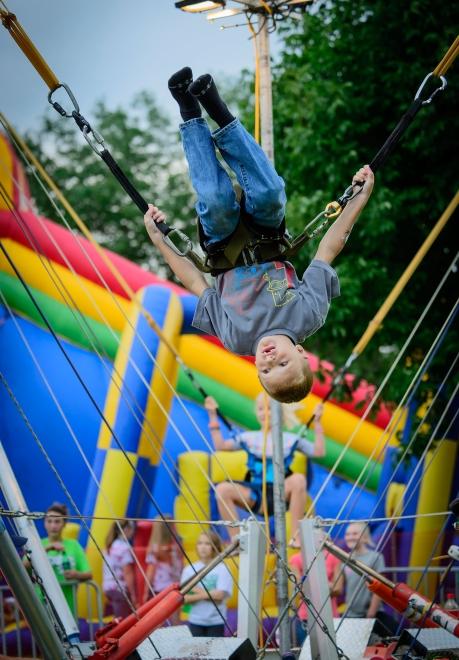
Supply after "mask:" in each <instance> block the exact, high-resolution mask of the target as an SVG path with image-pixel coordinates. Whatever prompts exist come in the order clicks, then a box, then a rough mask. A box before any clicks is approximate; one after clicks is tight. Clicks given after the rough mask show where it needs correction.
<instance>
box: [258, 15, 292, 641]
mask: <svg viewBox="0 0 459 660" xmlns="http://www.w3.org/2000/svg"><path fill="white" fill-rule="evenodd" d="M257 39H258V53H259V58H260V61H259V67H260V119H261V146H262V148H263V150H264V151H265V153H266V155H267V156H268V158H269V159H270V161H271V162H272V163H274V139H273V103H272V85H271V62H270V58H269V32H268V17H267V16H266V15H261V16H260V21H259V31H258V35H257ZM271 438H272V445H273V468H274V484H273V499H274V526H275V533H276V542H277V550H278V553H279V559H278V562H277V606H278V608H279V611H280V612H281V611H283V609H284V608H285V607H286V606H287V603H288V579H287V574H286V572H285V565H286V563H287V535H286V529H285V485H284V481H285V474H284V451H283V441H282V406H281V404H280V403H279V402H277V401H273V400H272V401H271ZM279 634H280V652H281V654H283V653H286V652H287V651H289V650H290V648H291V641H290V625H289V621H288V618H287V617H284V619H283V620H282V621H281V624H280V626H279Z"/></svg>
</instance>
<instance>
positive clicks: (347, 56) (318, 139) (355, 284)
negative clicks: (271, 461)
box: [273, 0, 459, 399]
mask: <svg viewBox="0 0 459 660" xmlns="http://www.w3.org/2000/svg"><path fill="white" fill-rule="evenodd" d="M458 13H459V12H458V10H457V7H456V6H455V5H454V3H440V4H438V5H436V7H435V11H432V6H431V4H430V3H428V2H427V1H426V0H415V1H414V2H409V3H402V4H400V3H391V2H386V1H385V0H373V1H372V2H369V1H368V0H339V1H333V2H330V1H328V0H319V2H318V3H316V4H315V5H314V9H313V11H312V12H311V13H308V14H306V15H305V16H304V20H303V23H302V24H301V25H299V26H297V25H296V24H294V23H293V22H291V23H289V24H288V26H286V27H282V34H283V44H284V45H283V49H282V53H281V57H280V60H279V62H278V63H277V65H276V67H275V69H274V86H273V93H274V118H275V121H274V124H275V138H276V145H275V148H276V167H277V169H278V171H279V172H280V174H281V175H282V176H283V177H284V179H285V180H286V184H287V191H288V197H289V204H288V214H287V222H288V226H289V228H290V229H291V230H292V231H293V232H294V233H297V232H299V231H301V229H302V228H303V227H304V225H305V223H306V222H307V221H308V220H309V219H311V218H313V217H314V216H315V215H316V213H317V212H318V211H320V210H321V209H322V208H324V203H326V202H328V201H331V200H334V199H336V198H337V196H339V195H340V194H341V193H342V192H343V190H344V188H345V187H346V186H347V185H348V184H349V183H350V180H351V177H352V174H353V173H354V171H355V170H356V169H358V167H360V166H361V165H362V164H364V163H366V162H370V160H371V159H372V157H373V156H374V155H375V154H376V152H377V151H378V149H379V147H380V146H381V145H382V144H383V142H384V140H385V139H386V137H387V136H388V135H389V133H390V131H391V130H392V128H393V127H394V126H395V124H396V123H397V121H398V120H399V118H400V117H401V116H402V114H403V113H404V112H405V111H406V109H407V108H408V107H409V105H410V103H411V102H412V99H413V97H414V94H415V92H416V90H417V88H418V87H419V85H420V83H421V82H422V80H423V79H424V77H425V76H426V74H427V73H429V72H430V71H432V70H433V68H434V67H435V66H436V64H437V63H438V62H439V61H440V59H441V57H442V56H443V54H444V53H445V52H446V50H447V48H448V47H449V45H450V44H451V43H452V41H453V40H454V37H455V28H456V26H457V18H458ZM447 77H448V80H449V83H450V84H449V86H448V88H447V90H446V91H445V92H444V93H443V94H439V95H437V97H436V98H435V101H434V102H433V103H432V104H430V105H428V106H425V107H424V108H423V109H422V110H421V111H420V113H419V114H418V116H417V118H416V119H415V121H414V123H413V124H412V125H411V127H410V128H409V129H408V131H407V132H406V134H405V136H404V137H403V139H402V141H401V143H400V144H399V146H398V147H397V150H396V151H395V152H394V153H393V155H392V156H391V157H390V159H389V160H388V162H387V163H386V165H385V166H384V167H383V168H382V169H381V171H380V172H378V173H377V176H376V186H375V192H374V194H373V196H372V198H371V199H370V202H369V204H368V206H367V207H366V209H365V210H364V212H363V214H362V217H361V219H360V220H359V221H358V223H357V225H356V227H355V228H354V231H353V233H352V235H351V237H350V240H349V242H348V243H347V245H346V248H345V250H344V251H343V253H342V254H341V255H340V256H339V258H338V259H337V262H336V268H337V271H338V273H339V276H340V281H341V289H342V297H341V299H338V300H337V301H336V302H335V303H334V304H333V305H332V307H331V310H330V313H329V316H328V319H327V323H326V325H325V327H324V328H323V329H322V330H321V332H320V333H318V334H317V335H315V336H314V337H312V338H311V339H310V340H308V347H309V348H310V349H311V350H314V351H316V352H317V353H318V354H319V355H321V356H322V357H323V358H329V359H331V360H333V361H334V362H335V363H338V364H342V363H343V362H344V361H345V359H346V358H347V356H348V355H349V354H350V352H351V350H352V348H353V346H354V345H355V343H356V341H357V340H358V339H359V338H360V336H361V335H362V333H363V331H364V330H365V328H366V326H367V324H368V323H369V321H370V319H372V317H373V316H374V314H375V313H376V312H377V310H378V309H379V307H380V305H381V304H382V303H383V301H384V300H385V298H386V296H387V295H388V294H389V292H390V291H391V289H392V287H393V286H394V285H395V283H396V281H397V280H398V278H399V277H400V275H401V274H402V273H403V271H404V269H405V268H406V267H407V265H408V263H409V261H410V260H411V258H412V257H413V256H414V255H415V253H416V251H417V250H418V248H419V247H420V245H421V243H422V242H423V240H424V239H425V238H426V236H427V235H428V233H429V231H430V230H431V229H432V227H433V226H434V224H435V222H436V221H437V219H438V218H439V216H440V214H441V213H442V212H443V210H444V209H445V207H446V206H447V204H448V203H449V201H450V200H451V198H452V197H453V195H454V193H455V192H456V188H457V164H458V156H457V153H458V150H457V145H455V143H454V142H455V140H454V139H452V136H454V135H456V136H457V134H458V132H459V116H458V114H457V107H458V91H457V90H458V88H459V69H458V65H457V64H456V66H455V67H453V68H452V69H450V71H449V72H448V76H447ZM453 232H454V219H452V220H450V222H449V224H448V226H447V228H446V229H445V230H444V231H443V232H442V234H441V236H440V238H439V239H438V240H437V241H436V243H435V244H434V246H433V248H432V249H431V250H430V252H429V254H428V256H427V257H426V258H425V259H424V261H423V263H422V264H421V266H420V267H419V268H418V270H417V271H416V273H415V275H414V276H413V277H412V279H411V280H410V282H409V284H408V285H407V287H406V289H405V291H404V292H403V293H402V295H401V297H400V298H399V300H398V302H397V303H396V304H395V305H394V307H393V308H392V311H391V312H390V313H389V315H388V316H387V318H386V320H385V321H384V324H383V327H382V329H381V330H380V331H379V332H378V334H377V335H376V337H375V338H374V339H373V342H372V344H371V345H369V347H368V348H367V349H366V352H365V354H364V355H363V356H362V357H361V358H360V360H359V362H358V363H356V366H357V365H358V366H357V368H358V369H359V371H360V373H361V375H364V376H366V377H367V378H368V379H369V380H375V381H376V382H380V381H381V378H382V376H383V374H384V373H385V372H386V371H387V368H388V366H389V365H390V363H391V362H392V360H393V359H394V357H395V356H396V354H397V350H398V349H400V348H401V347H402V346H403V344H404V342H405V340H406V339H407V337H408V335H409V333H410V332H411V330H412V329H413V327H414V324H415V323H416V321H417V320H418V318H419V317H420V315H421V313H422V312H423V310H424V309H425V308H426V306H427V305H428V303H429V300H430V298H431V296H432V295H433V294H434V291H435V289H436V288H437V286H438V285H439V282H440V280H441V278H442V277H443V275H444V273H445V271H446V269H447V267H448V266H449V265H450V263H451V261H452V259H453V257H454V254H455V251H456V249H455V247H454V238H453V236H454V234H453ZM316 247H317V241H315V242H313V243H311V244H310V245H309V246H308V247H307V248H306V249H305V250H303V252H302V254H301V255H300V256H299V257H298V258H297V260H296V264H295V265H296V266H297V268H298V270H300V271H302V270H304V268H305V267H306V265H307V263H308V262H309V260H310V259H311V257H312V256H313V254H314V251H315V249H316ZM457 289H458V287H457V275H456V276H454V275H453V276H452V277H449V278H448V282H447V284H446V286H444V287H443V288H442V290H441V294H440V295H439V296H437V298H436V301H435V303H434V305H432V308H431V310H430V311H429V313H428V315H427V316H426V319H425V321H424V322H423V323H422V324H421V327H420V329H419V331H418V332H417V333H416V335H415V337H414V340H413V341H412V342H411V344H410V347H409V348H408V353H409V356H410V359H409V360H408V362H407V363H404V365H403V369H401V370H399V371H398V372H397V375H396V377H395V378H394V379H392V386H390V387H389V388H388V390H387V393H388V394H390V395H391V396H393V398H394V399H399V398H400V396H401V393H402V392H403V391H404V389H405V385H406V384H407V383H408V382H409V381H410V380H411V378H412V377H413V375H414V373H415V370H416V368H417V367H418V366H419V361H420V360H422V359H423V357H424V356H425V355H426V353H427V352H428V350H429V348H430V347H431V345H432V342H433V341H434V340H435V338H436V336H437V334H438V333H439V331H440V328H441V327H442V324H443V323H444V321H445V319H446V318H447V315H448V313H449V312H450V310H451V308H452V305H453V302H454V301H455V298H456V295H455V292H456V293H457ZM381 347H382V352H381V351H380V350H378V349H379V348H381ZM384 347H386V351H385V352H384ZM390 347H393V351H391V350H390ZM457 348H458V335H457V329H456V330H454V326H453V329H452V330H450V332H449V333H448V336H447V339H446V340H445V342H444V344H443V347H442V349H441V351H440V352H439V358H438V359H437V360H436V361H434V362H433V364H431V366H430V368H429V374H430V376H431V378H430V381H432V380H434V381H437V380H438V379H439V378H441V374H442V373H444V369H445V367H446V366H447V365H449V364H450V363H451V360H452V358H453V356H454V354H455V353H457ZM386 395H387V394H386Z"/></svg>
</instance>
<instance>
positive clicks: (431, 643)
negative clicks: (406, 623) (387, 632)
mask: <svg viewBox="0 0 459 660" xmlns="http://www.w3.org/2000/svg"><path fill="white" fill-rule="evenodd" d="M406 632H407V633H409V634H410V635H411V636H412V637H413V638H414V639H415V640H416V642H418V643H419V644H422V646H423V647H424V648H425V649H426V651H427V652H429V651H436V652H438V651H455V652H456V653H457V657H458V658H459V639H458V638H457V637H455V636H454V635H452V634H451V633H449V632H448V631H447V630H444V629H443V628H408V630H407V631H406ZM427 657H429V656H427Z"/></svg>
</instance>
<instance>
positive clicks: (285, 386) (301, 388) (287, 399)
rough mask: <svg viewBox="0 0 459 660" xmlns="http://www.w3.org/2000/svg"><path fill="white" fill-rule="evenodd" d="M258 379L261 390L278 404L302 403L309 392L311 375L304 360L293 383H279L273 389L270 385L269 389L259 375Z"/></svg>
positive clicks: (309, 368)
mask: <svg viewBox="0 0 459 660" xmlns="http://www.w3.org/2000/svg"><path fill="white" fill-rule="evenodd" d="M258 379H259V381H260V383H261V385H262V387H263V389H264V390H265V391H266V392H267V393H268V394H269V396H270V397H272V398H273V399H275V400H276V401H279V402H280V403H294V402H295V401H302V400H303V399H304V398H305V397H306V396H307V395H308V394H309V392H310V391H311V388H312V383H313V374H312V370H311V367H310V366H309V364H308V363H307V362H306V360H304V366H303V368H302V371H301V373H300V375H299V377H298V378H297V379H296V380H295V382H293V383H292V382H291V381H290V382H288V383H280V384H279V385H277V386H275V387H273V386H272V385H271V389H269V388H268V387H267V386H266V385H265V383H264V382H263V378H262V375H261V374H258Z"/></svg>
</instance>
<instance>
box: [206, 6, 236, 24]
mask: <svg viewBox="0 0 459 660" xmlns="http://www.w3.org/2000/svg"><path fill="white" fill-rule="evenodd" d="M237 14H242V10H241V9H230V8H229V7H227V8H226V9H220V10H218V11H213V12H212V13H211V14H207V16H206V18H207V20H208V21H216V20H217V19H218V18H229V17H230V16H237Z"/></svg>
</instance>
